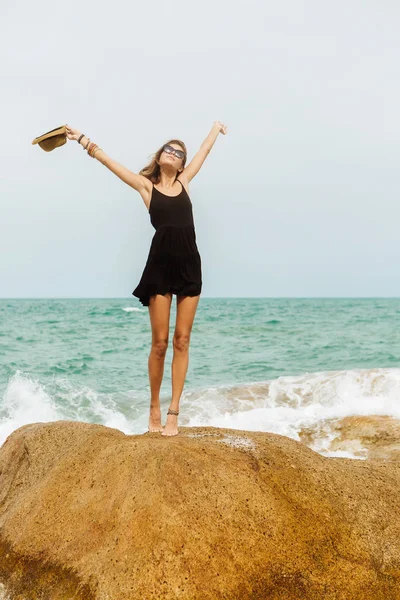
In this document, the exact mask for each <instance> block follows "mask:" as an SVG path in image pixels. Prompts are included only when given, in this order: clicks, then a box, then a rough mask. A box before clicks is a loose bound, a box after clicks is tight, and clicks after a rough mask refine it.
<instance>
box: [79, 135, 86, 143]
mask: <svg viewBox="0 0 400 600" xmlns="http://www.w3.org/2000/svg"><path fill="white" fill-rule="evenodd" d="M83 137H85V134H84V133H82V134H81V135H80V136H79V137H78V139H77V142H78V144H80V143H81V139H82V138H83Z"/></svg>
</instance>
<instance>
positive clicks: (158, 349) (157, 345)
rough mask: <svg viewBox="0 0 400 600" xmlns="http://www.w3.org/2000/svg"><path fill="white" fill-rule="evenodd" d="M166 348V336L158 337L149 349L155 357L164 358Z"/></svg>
mask: <svg viewBox="0 0 400 600" xmlns="http://www.w3.org/2000/svg"><path fill="white" fill-rule="evenodd" d="M167 348H168V338H160V339H158V340H155V341H154V342H153V343H152V346H151V349H152V351H153V352H154V354H155V355H156V357H157V358H164V357H165V354H166V352H167Z"/></svg>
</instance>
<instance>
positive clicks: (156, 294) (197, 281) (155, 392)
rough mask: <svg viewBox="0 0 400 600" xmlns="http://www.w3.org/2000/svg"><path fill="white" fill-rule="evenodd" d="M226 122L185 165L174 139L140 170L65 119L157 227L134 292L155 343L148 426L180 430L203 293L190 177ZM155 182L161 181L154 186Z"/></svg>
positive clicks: (168, 433)
mask: <svg viewBox="0 0 400 600" xmlns="http://www.w3.org/2000/svg"><path fill="white" fill-rule="evenodd" d="M226 132H227V129H226V126H225V125H223V124H222V123H220V122H219V121H216V122H215V123H214V125H213V127H212V129H211V131H210V133H209V134H208V136H207V137H206V139H205V140H204V142H203V143H202V145H201V147H200V150H199V151H198V152H197V154H196V155H195V156H194V158H193V159H192V161H191V162H190V163H189V164H188V165H187V166H186V157H187V153H186V147H185V144H184V143H183V142H181V141H180V140H170V141H169V142H168V143H167V144H164V145H163V146H162V147H161V148H160V149H159V150H158V151H157V152H156V153H155V155H154V158H153V160H152V161H151V163H150V164H149V165H147V167H145V168H144V169H142V170H141V171H140V173H139V174H135V173H132V171H130V170H129V169H127V168H126V167H124V166H123V165H121V164H119V163H118V162H116V161H115V160H113V159H111V158H110V157H109V156H107V154H106V153H105V152H104V151H103V150H102V149H101V148H99V147H98V146H97V144H95V143H93V142H91V141H90V138H88V137H86V136H85V135H84V134H82V133H81V132H80V131H78V130H77V129H73V128H72V127H70V126H69V125H67V137H68V139H70V140H77V141H78V143H79V144H81V145H82V146H83V147H84V148H85V149H86V150H87V152H88V154H89V155H90V156H91V157H93V158H97V160H98V161H100V162H101V163H102V164H103V165H105V166H106V167H107V168H108V169H110V171H112V172H113V173H115V175H117V176H118V177H119V178H120V179H122V181H124V182H125V183H127V184H128V185H130V186H131V187H133V188H134V189H135V190H136V191H138V192H139V194H140V195H141V196H142V199H143V202H144V204H145V206H146V208H147V210H148V212H149V214H150V220H151V223H152V225H153V226H154V228H155V230H156V231H155V234H154V237H153V240H152V243H151V247H150V251H149V256H148V259H147V262H146V265H145V268H144V271H143V274H142V277H141V279H140V282H139V284H138V285H137V287H136V288H135V290H134V291H133V292H132V294H133V295H134V296H136V297H137V298H139V300H140V302H141V303H142V304H143V306H148V308H149V314H150V323H151V330H152V345H151V350H150V355H149V360H148V369H149V380H150V390H151V399H150V416H149V431H150V432H155V431H159V432H162V434H163V435H166V436H171V435H176V434H177V433H178V414H179V401H180V397H181V394H182V391H183V386H184V383H185V378H186V373H187V368H188V364H189V342H190V334H191V331H192V326H193V321H194V317H195V314H196V309H197V305H198V302H199V298H200V293H201V287H202V278H201V258H200V254H199V252H198V249H197V245H196V234H195V228H194V222H193V212H192V203H191V201H190V198H189V183H190V181H191V180H192V179H193V177H195V175H197V173H198V172H199V170H200V169H201V167H202V165H203V163H204V161H205V159H206V157H207V155H208V154H209V152H210V150H211V148H212V147H213V145H214V143H215V141H216V139H217V137H218V135H219V134H220V133H222V134H224V135H225V134H226ZM156 186H157V187H156ZM173 294H175V295H176V297H177V298H176V306H177V311H176V323H175V332H174V337H173V350H174V354H173V359H172V398H171V403H170V407H169V409H168V413H167V422H166V425H165V428H163V427H162V425H161V410H160V388H161V382H162V377H163V374H164V361H165V354H166V351H167V348H168V336H169V321H170V309H171V302H172V295H173Z"/></svg>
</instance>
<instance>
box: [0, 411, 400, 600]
mask: <svg viewBox="0 0 400 600" xmlns="http://www.w3.org/2000/svg"><path fill="white" fill-rule="evenodd" d="M399 492H400V466H399V464H398V463H397V462H380V461H359V460H350V459H341V458H325V457H322V456H320V455H319V454H317V453H315V452H313V451H312V450H310V449H309V448H307V447H306V446H304V445H303V444H301V443H300V442H296V441H294V440H292V439H289V438H285V437H283V436H279V435H274V434H265V433H250V432H243V431H234V430H226V429H215V428H190V429H189V428H187V429H185V428H182V429H181V432H180V434H179V435H178V436H177V437H173V438H166V437H163V436H161V435H160V434H144V435H133V436H127V435H125V434H123V433H122V432H120V431H118V430H115V429H109V428H106V427H103V426H100V425H90V424H86V423H78V422H67V421H58V422H54V423H46V424H42V423H38V424H32V425H27V426H24V427H21V428H20V429H18V430H17V431H15V432H14V433H13V434H12V435H11V436H10V437H9V438H8V439H7V441H6V442H5V444H4V445H3V447H2V448H1V449H0V581H1V582H2V584H3V585H4V588H5V590H7V593H8V597H9V598H11V599H12V600H31V599H32V600H36V599H37V600H38V599H39V598H40V599H41V600H66V599H71V598H74V599H75V600H83V599H84V600H92V599H96V600H135V599H138V600H139V599H140V600H145V599H146V600H147V599H149V600H153V599H154V600H155V599H157V600H158V599H171V600H172V599H176V598H179V599H184V600H186V599H188V600H189V599H190V600H203V599H204V600H218V599H232V600H235V599H237V600H239V599H240V600H246V599H252V600H255V599H263V600H264V599H265V600H267V599H268V600H302V599H306V600H397V599H400V519H399V515H400V494H399ZM0 588H1V586H0Z"/></svg>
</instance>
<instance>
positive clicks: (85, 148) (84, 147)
mask: <svg viewBox="0 0 400 600" xmlns="http://www.w3.org/2000/svg"><path fill="white" fill-rule="evenodd" d="M89 142H90V138H88V139H87V144H86V146H82V148H83V149H84V150H87V147H88V146H89Z"/></svg>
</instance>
